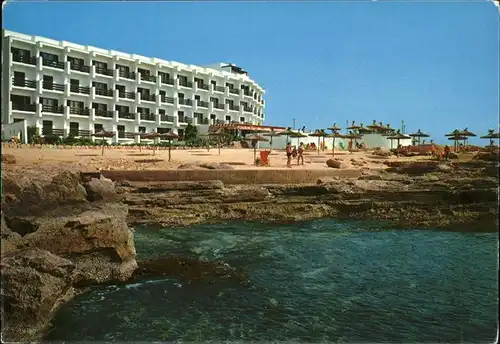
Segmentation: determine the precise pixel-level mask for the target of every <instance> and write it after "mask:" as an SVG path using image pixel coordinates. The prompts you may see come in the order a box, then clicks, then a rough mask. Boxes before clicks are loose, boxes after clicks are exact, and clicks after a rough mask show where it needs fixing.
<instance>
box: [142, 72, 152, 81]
mask: <svg viewBox="0 0 500 344" xmlns="http://www.w3.org/2000/svg"><path fill="white" fill-rule="evenodd" d="M141 80H143V81H149V82H156V76H154V75H148V74H141Z"/></svg>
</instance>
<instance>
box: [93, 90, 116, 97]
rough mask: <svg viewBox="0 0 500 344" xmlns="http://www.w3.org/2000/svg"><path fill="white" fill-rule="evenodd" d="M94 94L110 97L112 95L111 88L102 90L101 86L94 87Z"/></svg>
mask: <svg viewBox="0 0 500 344" xmlns="http://www.w3.org/2000/svg"><path fill="white" fill-rule="evenodd" d="M95 94H96V95H98V96H104V97H112V96H113V90H104V89H102V88H96V89H95Z"/></svg>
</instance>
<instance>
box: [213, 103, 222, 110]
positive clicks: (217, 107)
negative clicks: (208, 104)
mask: <svg viewBox="0 0 500 344" xmlns="http://www.w3.org/2000/svg"><path fill="white" fill-rule="evenodd" d="M214 109H221V110H224V104H219V103H214Z"/></svg>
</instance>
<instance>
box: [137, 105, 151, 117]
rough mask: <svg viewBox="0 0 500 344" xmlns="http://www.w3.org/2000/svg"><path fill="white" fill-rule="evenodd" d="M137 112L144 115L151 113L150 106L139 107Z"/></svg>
mask: <svg viewBox="0 0 500 344" xmlns="http://www.w3.org/2000/svg"><path fill="white" fill-rule="evenodd" d="M137 112H138V113H140V114H143V115H149V113H150V110H149V109H148V108H143V107H138V108H137Z"/></svg>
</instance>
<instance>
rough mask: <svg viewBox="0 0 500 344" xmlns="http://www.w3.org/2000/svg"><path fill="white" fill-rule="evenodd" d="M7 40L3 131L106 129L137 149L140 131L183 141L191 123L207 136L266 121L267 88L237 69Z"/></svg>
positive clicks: (82, 133)
mask: <svg viewBox="0 0 500 344" xmlns="http://www.w3.org/2000/svg"><path fill="white" fill-rule="evenodd" d="M2 39H3V43H2V94H1V96H2V97H1V101H2V113H1V119H2V126H7V127H8V126H13V127H16V128H22V127H23V126H24V128H27V127H28V126H36V127H37V128H38V130H39V134H40V135H42V136H43V135H56V136H61V137H67V136H73V137H91V135H92V133H95V132H98V131H100V130H106V131H113V132H116V133H117V135H115V137H114V138H113V141H114V142H116V143H132V142H137V141H138V140H139V136H138V135H137V133H138V132H151V131H153V130H154V131H157V132H159V133H166V132H174V133H176V134H178V135H180V136H181V137H182V136H183V133H184V130H185V128H186V126H187V125H188V124H191V125H194V126H198V127H199V129H201V130H200V132H206V131H208V126H209V125H212V124H230V123H233V124H245V125H249V124H251V125H262V123H263V122H264V119H265V113H264V109H265V102H264V99H263V95H264V90H263V89H262V87H260V86H259V85H258V84H257V83H255V82H254V81H253V80H252V79H250V78H249V77H248V74H247V72H245V71H244V70H242V69H241V68H239V67H237V66H234V65H232V64H227V63H218V64H214V65H210V66H205V67H199V66H194V65H185V64H182V63H177V62H171V61H165V60H161V59H158V58H149V57H144V56H140V55H136V54H127V53H121V52H118V51H114V50H105V49H100V48H95V47H91V46H82V45H78V44H74V43H69V42H66V41H56V40H52V39H47V38H42V37H38V36H29V35H25V34H20V33H16V32H12V31H7V30H3V31H2ZM21 123H23V125H21V126H19V125H16V124H21ZM25 130H26V129H25ZM25 130H21V132H23V131H24V132H25ZM21 136H23V133H22V134H21ZM24 136H25V133H24ZM25 140H26V138H24V139H23V141H25Z"/></svg>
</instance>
